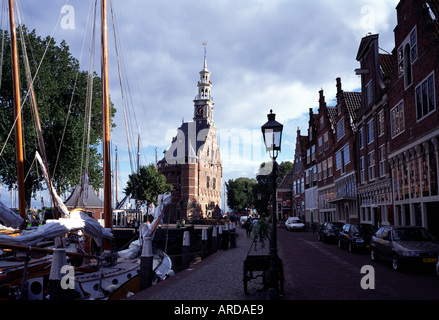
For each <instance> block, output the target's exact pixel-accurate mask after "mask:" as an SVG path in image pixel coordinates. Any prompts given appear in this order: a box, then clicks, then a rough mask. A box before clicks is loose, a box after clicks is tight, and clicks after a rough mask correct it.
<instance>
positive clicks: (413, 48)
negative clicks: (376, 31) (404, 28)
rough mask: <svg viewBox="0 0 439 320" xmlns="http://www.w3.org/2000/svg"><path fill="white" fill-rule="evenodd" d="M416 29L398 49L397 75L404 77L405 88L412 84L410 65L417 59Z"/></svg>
mask: <svg viewBox="0 0 439 320" xmlns="http://www.w3.org/2000/svg"><path fill="white" fill-rule="evenodd" d="M417 38H418V37H417V32H416V27H415V28H413V30H412V31H411V32H410V34H409V35H408V36H407V38H405V39H404V41H403V42H402V44H401V46H400V47H399V48H398V54H397V56H398V75H399V77H401V76H403V75H404V83H405V88H406V89H407V88H408V87H409V86H410V85H411V84H412V80H413V79H412V64H413V62H415V61H416V60H417V59H418V40H417Z"/></svg>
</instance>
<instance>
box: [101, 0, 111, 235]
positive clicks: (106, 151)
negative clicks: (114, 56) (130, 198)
mask: <svg viewBox="0 0 439 320" xmlns="http://www.w3.org/2000/svg"><path fill="white" fill-rule="evenodd" d="M101 24H102V25H101V32H102V35H101V36H102V38H101V41H102V56H101V64H102V117H103V118H102V120H103V156H104V163H103V165H104V219H105V227H106V228H112V225H113V223H112V222H113V219H112V214H111V166H110V151H111V150H110V94H109V87H108V41H107V2H106V0H102V12H101Z"/></svg>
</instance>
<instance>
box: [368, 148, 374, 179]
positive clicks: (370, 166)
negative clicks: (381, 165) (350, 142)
mask: <svg viewBox="0 0 439 320" xmlns="http://www.w3.org/2000/svg"><path fill="white" fill-rule="evenodd" d="M367 175H368V177H369V180H373V179H375V151H372V152H370V153H369V154H368V155H367Z"/></svg>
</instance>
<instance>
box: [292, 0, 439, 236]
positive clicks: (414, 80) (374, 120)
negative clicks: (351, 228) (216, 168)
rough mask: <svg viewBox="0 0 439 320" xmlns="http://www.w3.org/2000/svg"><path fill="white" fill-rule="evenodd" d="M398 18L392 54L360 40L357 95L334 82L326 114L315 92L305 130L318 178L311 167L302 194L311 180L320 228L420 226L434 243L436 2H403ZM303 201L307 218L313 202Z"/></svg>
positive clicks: (438, 205) (437, 217) (438, 159)
mask: <svg viewBox="0 0 439 320" xmlns="http://www.w3.org/2000/svg"><path fill="white" fill-rule="evenodd" d="M396 11H397V18H398V24H397V26H396V27H395V29H394V36H395V48H394V50H393V51H392V54H388V53H386V54H383V53H380V51H379V43H378V42H379V36H378V35H372V34H369V35H367V36H366V37H364V38H363V39H362V40H361V43H360V46H359V49H358V53H357V57H356V60H357V61H358V62H359V64H360V67H359V68H358V69H357V70H355V71H356V73H357V75H359V76H361V92H344V91H343V90H342V86H341V80H340V78H338V79H337V104H336V106H334V107H329V106H326V102H325V98H324V95H323V90H321V91H320V100H319V110H318V117H317V121H315V122H314V124H311V122H310V124H309V126H310V128H308V129H309V130H308V131H309V132H314V131H313V130H311V129H313V128H311V126H315V127H316V128H317V131H316V139H317V147H316V155H315V167H316V171H314V169H313V168H314V164H313V163H311V162H310V166H309V167H308V168H307V169H306V175H307V178H306V183H305V188H306V189H308V190H310V188H312V187H313V185H312V183H311V182H312V181H314V179H316V180H317V194H318V213H319V214H318V222H319V223H323V222H325V221H341V222H368V223H372V224H375V225H377V226H378V225H381V224H399V225H419V226H424V227H426V228H427V229H429V230H430V231H431V232H432V233H433V234H435V235H439V190H438V185H439V171H438V170H439V150H438V139H439V111H438V109H437V107H436V104H437V101H438V98H439V97H438V90H437V84H438V81H439V79H438V76H439V75H438V73H439V72H438V71H439V70H438V66H439V20H438V18H439V1H438V0H435V1H410V0H401V1H400V2H399V4H398V6H397V7H396ZM310 141H311V140H310ZM310 148H311V149H310V154H311V155H312V144H311V147H310ZM296 149H297V147H296ZM315 172H316V176H315V175H314V174H315ZM308 176H309V178H308ZM308 197H310V198H311V199H308ZM305 198H306V199H305V202H306V210H310V211H312V210H313V203H312V202H313V201H314V195H313V194H312V193H311V192H306V193H305Z"/></svg>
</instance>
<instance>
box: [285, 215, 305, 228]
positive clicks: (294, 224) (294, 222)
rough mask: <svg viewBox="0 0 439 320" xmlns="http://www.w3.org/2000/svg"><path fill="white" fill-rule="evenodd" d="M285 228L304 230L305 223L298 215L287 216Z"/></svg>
mask: <svg viewBox="0 0 439 320" xmlns="http://www.w3.org/2000/svg"><path fill="white" fill-rule="evenodd" d="M285 229H287V230H290V231H293V230H297V231H303V230H305V224H304V223H303V221H302V220H300V219H299V218H298V217H289V218H288V219H287V221H285Z"/></svg>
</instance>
